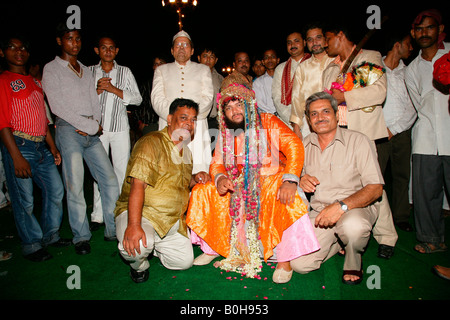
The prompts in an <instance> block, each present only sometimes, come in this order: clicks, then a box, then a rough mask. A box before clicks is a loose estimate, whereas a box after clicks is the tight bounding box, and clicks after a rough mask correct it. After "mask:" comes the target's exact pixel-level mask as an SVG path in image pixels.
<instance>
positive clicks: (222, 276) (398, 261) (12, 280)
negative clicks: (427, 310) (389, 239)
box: [0, 179, 450, 303]
mask: <svg viewBox="0 0 450 320" xmlns="http://www.w3.org/2000/svg"><path fill="white" fill-rule="evenodd" d="M88 181H89V179H88ZM86 185H87V186H89V183H87V184H86ZM90 190H91V189H90V188H89V187H87V188H86V194H89V193H88V192H90ZM39 202H40V201H39V196H38V194H37V196H36V207H37V208H40V204H39ZM87 202H88V204H89V203H92V200H91V199H88V201H87ZM91 209H92V206H91V205H89V207H88V211H89V212H90V210H91ZM446 224H447V228H446V230H447V239H448V238H449V236H448V235H449V233H450V225H449V224H450V218H446ZM398 235H399V240H398V242H397V246H396V249H395V254H394V256H393V257H392V258H391V259H390V260H385V259H381V258H378V257H377V249H378V244H377V243H376V241H375V240H374V239H373V238H372V239H371V240H370V242H369V245H368V247H367V250H366V252H365V254H364V255H363V265H364V274H365V277H364V281H363V282H362V283H361V284H359V285H357V286H349V285H344V284H342V282H341V276H342V266H343V261H344V259H343V258H342V257H339V256H335V257H333V258H331V259H329V260H328V261H327V262H325V263H324V264H323V265H322V267H321V268H320V269H319V270H317V271H314V272H311V273H309V274H306V275H300V274H296V273H294V275H293V277H292V279H291V281H290V282H289V283H287V284H275V283H274V282H272V273H273V270H274V267H275V264H266V263H263V268H262V272H261V273H260V275H261V280H258V279H247V278H242V277H241V275H240V274H237V273H232V272H229V273H227V272H225V271H222V270H220V269H216V268H215V267H214V266H213V265H212V264H209V265H207V266H194V267H192V268H191V269H189V270H185V271H172V270H167V269H166V268H164V267H163V266H162V265H161V263H160V262H159V259H158V258H156V257H151V258H150V269H149V271H150V277H149V280H148V281H147V282H145V283H142V284H135V283H134V282H132V280H131V279H130V277H129V275H128V273H129V267H128V265H126V263H125V262H124V261H123V260H122V259H121V257H120V255H119V253H118V250H117V244H116V243H115V242H105V241H104V240H103V229H100V230H98V231H95V232H93V234H92V239H91V247H92V252H91V253H90V254H88V255H85V256H79V255H77V254H75V250H74V247H73V246H70V247H67V248H61V249H59V248H53V247H50V248H48V251H49V252H50V253H51V254H52V255H53V259H51V260H48V261H45V262H41V263H35V262H31V261H28V260H26V259H25V258H23V257H22V255H21V246H20V239H19V237H18V235H17V231H16V228H15V225H14V219H13V215H12V211H11V208H6V209H2V210H0V250H6V251H8V252H12V253H13V258H12V259H10V260H8V261H2V262H0V299H2V300H159V301H160V302H161V303H163V302H164V301H170V300H177V301H185V300H189V301H198V300H200V301H206V300H213V301H216V300H227V301H228V300H238V301H241V300H252V301H253V302H255V301H260V302H261V303H269V302H270V301H272V300H291V301H292V300H442V299H450V281H447V280H443V279H441V278H439V277H437V276H435V275H434V274H433V273H432V272H431V267H432V266H433V265H436V264H440V265H444V266H449V267H450V250H448V251H447V252H444V253H434V254H427V255H426V254H419V253H417V252H415V251H414V250H413V247H414V245H415V244H416V240H415V233H414V232H410V233H407V232H403V231H401V230H399V231H398ZM61 236H62V237H65V238H72V233H71V231H70V228H69V225H68V221H67V211H66V210H65V211H64V219H63V224H62V227H61ZM200 253H201V251H200V249H199V248H198V247H195V248H194V254H195V256H197V255H199V254H200ZM70 266H77V267H79V276H80V277H79V282H74V281H72V279H73V278H74V277H75V275H77V274H78V273H73V271H70V268H69V267H70ZM373 268H375V269H376V271H375V272H374V271H373ZM368 269H369V270H368ZM68 283H69V286H68ZM72 283H79V284H80V289H77V288H74V289H70V288H69V287H70V285H71V284H72ZM374 284H375V285H377V286H376V287H375V288H373V285H374Z"/></svg>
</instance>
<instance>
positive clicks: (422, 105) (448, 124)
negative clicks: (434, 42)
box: [405, 42, 450, 156]
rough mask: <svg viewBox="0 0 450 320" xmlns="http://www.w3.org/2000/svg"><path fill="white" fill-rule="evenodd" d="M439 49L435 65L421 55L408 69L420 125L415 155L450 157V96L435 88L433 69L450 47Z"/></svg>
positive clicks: (414, 138) (416, 127) (414, 133)
mask: <svg viewBox="0 0 450 320" xmlns="http://www.w3.org/2000/svg"><path fill="white" fill-rule="evenodd" d="M444 47H445V49H439V50H438V51H437V53H436V55H435V56H434V57H433V59H432V61H427V60H425V59H423V58H422V51H420V52H419V55H418V56H417V58H416V59H414V60H413V61H412V62H411V63H410V64H409V65H408V67H407V68H406V71H405V82H406V87H407V88H408V92H409V94H410V96H411V100H412V102H413V104H414V107H415V108H416V110H417V121H416V123H415V124H414V127H413V129H412V153H413V154H414V153H415V154H428V155H445V156H450V143H449V137H450V115H449V113H448V101H449V100H448V95H445V94H443V93H441V92H439V91H438V90H436V89H435V88H434V87H433V65H434V63H435V62H436V60H438V59H439V58H440V57H442V56H443V55H444V54H446V53H447V52H449V49H450V43H448V42H444Z"/></svg>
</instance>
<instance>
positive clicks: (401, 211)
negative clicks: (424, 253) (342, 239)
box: [376, 129, 411, 223]
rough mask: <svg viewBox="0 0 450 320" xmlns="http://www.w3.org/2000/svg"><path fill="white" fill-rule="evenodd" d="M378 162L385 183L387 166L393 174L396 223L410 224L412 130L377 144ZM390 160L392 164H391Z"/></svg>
mask: <svg viewBox="0 0 450 320" xmlns="http://www.w3.org/2000/svg"><path fill="white" fill-rule="evenodd" d="M376 146H377V152H378V162H379V164H380V168H381V173H382V174H383V176H384V180H385V182H386V181H387V180H388V179H387V177H386V169H387V165H388V164H390V169H391V174H392V196H391V199H390V200H391V201H390V204H391V210H392V216H393V218H394V222H395V223H400V222H408V221H409V216H410V206H409V193H408V192H409V181H410V176H411V129H409V130H406V131H403V132H401V133H399V134H396V135H395V136H393V137H392V139H391V140H388V139H387V138H386V139H383V140H379V141H377V142H376ZM389 160H390V162H389Z"/></svg>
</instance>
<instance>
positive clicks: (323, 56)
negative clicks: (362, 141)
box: [289, 25, 334, 140]
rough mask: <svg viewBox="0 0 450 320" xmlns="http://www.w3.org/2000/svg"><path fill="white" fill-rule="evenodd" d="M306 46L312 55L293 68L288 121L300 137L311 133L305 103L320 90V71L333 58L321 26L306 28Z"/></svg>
mask: <svg viewBox="0 0 450 320" xmlns="http://www.w3.org/2000/svg"><path fill="white" fill-rule="evenodd" d="M305 41H306V46H307V47H308V50H309V51H310V52H311V53H312V57H311V58H310V59H308V60H306V61H305V62H303V63H301V64H300V65H299V66H298V68H297V69H296V70H295V74H294V83H293V85H292V108H291V114H290V119H289V120H290V122H291V123H292V125H293V130H294V132H295V133H296V134H297V135H298V137H299V138H300V139H302V140H303V138H304V137H306V136H307V135H309V134H310V133H311V130H310V128H309V125H308V123H307V121H306V118H305V103H306V100H307V99H308V97H309V96H311V95H312V94H313V93H316V92H319V91H322V90H323V89H324V88H323V85H322V73H323V71H324V70H325V68H326V67H327V66H328V65H329V64H330V63H331V62H332V61H333V60H334V58H331V57H329V56H328V55H327V53H326V51H325V46H326V41H325V36H324V35H323V30H322V27H320V26H317V25H311V26H309V27H308V28H307V29H306V39H305Z"/></svg>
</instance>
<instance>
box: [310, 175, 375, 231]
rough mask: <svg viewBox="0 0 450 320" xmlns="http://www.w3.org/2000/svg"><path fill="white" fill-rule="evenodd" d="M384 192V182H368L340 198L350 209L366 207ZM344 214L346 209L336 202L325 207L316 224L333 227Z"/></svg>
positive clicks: (322, 226) (317, 225)
mask: <svg viewBox="0 0 450 320" xmlns="http://www.w3.org/2000/svg"><path fill="white" fill-rule="evenodd" d="M382 193H383V185H382V184H368V185H366V186H365V187H364V188H362V189H361V190H359V191H357V192H355V193H354V194H352V195H351V196H349V197H347V198H345V199H339V200H341V201H343V202H344V203H345V204H346V205H347V207H348V210H351V209H355V208H364V207H367V206H368V205H370V204H371V203H373V202H374V201H376V200H377V199H378V198H380V197H381V195H382ZM343 214H344V211H343V210H342V209H341V205H340V204H339V202H334V203H332V204H330V205H328V206H327V207H325V209H323V210H322V211H321V212H320V213H319V214H318V215H317V217H316V221H315V225H316V227H321V228H329V227H332V226H334V225H335V224H336V222H338V220H339V219H340V218H341V216H342V215H343Z"/></svg>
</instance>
